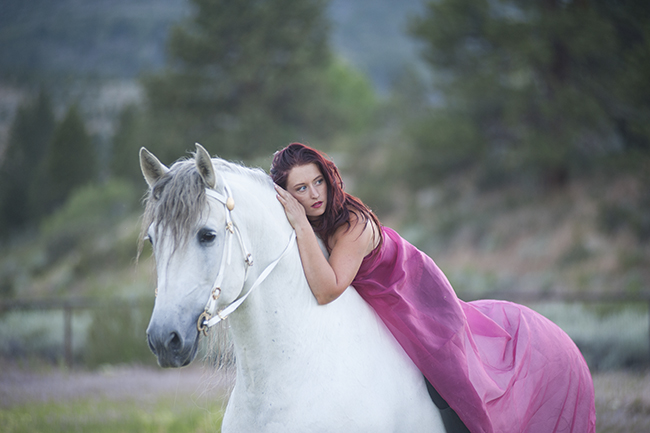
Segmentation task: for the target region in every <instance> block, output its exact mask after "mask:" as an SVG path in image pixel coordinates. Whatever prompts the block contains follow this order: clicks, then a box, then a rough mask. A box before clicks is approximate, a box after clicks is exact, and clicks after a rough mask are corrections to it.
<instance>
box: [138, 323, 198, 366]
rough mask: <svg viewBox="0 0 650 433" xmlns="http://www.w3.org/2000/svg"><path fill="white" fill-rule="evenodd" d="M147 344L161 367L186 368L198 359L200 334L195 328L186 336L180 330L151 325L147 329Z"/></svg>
mask: <svg viewBox="0 0 650 433" xmlns="http://www.w3.org/2000/svg"><path fill="white" fill-rule="evenodd" d="M147 342H148V344H149V349H151V351H152V352H153V354H154V355H156V358H157V359H158V365H160V366H161V367H163V368H170V367H171V368H178V367H185V366H186V365H189V364H190V363H191V362H192V361H193V360H194V358H195V357H196V353H197V351H198V347H199V333H198V331H197V330H196V327H195V326H194V327H193V328H192V330H191V331H190V332H188V333H186V334H185V336H184V334H183V333H181V332H179V331H178V330H169V329H165V327H162V328H157V327H155V326H152V324H150V325H149V329H147Z"/></svg>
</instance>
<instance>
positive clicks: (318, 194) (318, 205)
mask: <svg viewBox="0 0 650 433" xmlns="http://www.w3.org/2000/svg"><path fill="white" fill-rule="evenodd" d="M287 191H288V192H289V194H291V195H292V196H293V197H294V198H295V199H296V200H298V202H299V203H300V204H301V205H302V206H303V207H304V208H305V212H306V213H307V217H309V218H315V217H319V216H321V215H323V214H324V213H325V207H326V206H327V183H326V182H325V178H324V177H323V175H322V174H321V172H320V170H319V169H318V166H317V165H316V164H314V163H313V162H312V163H309V164H305V165H297V166H295V167H293V168H292V169H291V170H289V175H288V176H287Z"/></svg>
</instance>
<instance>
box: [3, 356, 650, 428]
mask: <svg viewBox="0 0 650 433" xmlns="http://www.w3.org/2000/svg"><path fill="white" fill-rule="evenodd" d="M231 385H232V374H227V373H225V372H215V371H213V370H212V369H210V368H207V367H201V366H193V367H189V368H183V369H176V370H164V369H159V368H150V367H138V366H119V367H107V368H104V369H100V370H97V371H83V370H73V371H68V370H65V369H59V368H52V367H50V368H43V367H40V368H38V369H36V370H34V369H33V368H29V369H28V368H25V367H21V366H17V365H15V364H11V363H0V407H4V408H11V407H13V406H18V405H23V404H26V403H30V402H47V401H52V400H58V401H61V400H74V399H79V398H99V399H116V400H120V399H125V398H131V399H138V400H143V401H156V400H158V399H160V398H162V397H165V398H169V397H174V398H179V399H181V398H187V397H190V398H193V399H202V400H210V399H213V400H214V401H215V402H221V401H222V399H223V398H224V396H226V395H227V393H228V392H229V391H228V390H229V387H230V386H231ZM594 386H595V389H596V410H597V417H598V423H597V431H598V433H619V432H620V433H623V432H625V433H647V432H650V372H625V371H617V372H603V373H597V374H595V375H594Z"/></svg>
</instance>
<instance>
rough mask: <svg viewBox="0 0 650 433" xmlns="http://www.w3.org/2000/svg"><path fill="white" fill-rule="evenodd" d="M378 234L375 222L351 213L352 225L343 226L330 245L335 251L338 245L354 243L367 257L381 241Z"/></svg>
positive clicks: (337, 231) (334, 235)
mask: <svg viewBox="0 0 650 433" xmlns="http://www.w3.org/2000/svg"><path fill="white" fill-rule="evenodd" d="M378 232H379V228H378V227H376V225H375V223H374V221H372V220H371V219H365V218H363V217H362V216H359V215H357V214H356V213H354V212H350V224H349V225H348V224H343V225H341V227H339V228H338V229H337V230H336V231H335V232H334V234H333V235H332V239H331V243H330V245H331V246H332V249H334V248H335V247H336V245H337V244H349V243H354V244H357V245H358V248H360V249H362V250H363V251H364V255H366V254H369V253H370V252H372V250H374V249H375V247H376V245H377V243H378V239H379V236H378Z"/></svg>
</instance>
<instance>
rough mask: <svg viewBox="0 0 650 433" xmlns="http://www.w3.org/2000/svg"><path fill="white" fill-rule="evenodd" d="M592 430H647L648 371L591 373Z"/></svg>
mask: <svg viewBox="0 0 650 433" xmlns="http://www.w3.org/2000/svg"><path fill="white" fill-rule="evenodd" d="M594 387H595V388H596V417H597V419H596V431H597V432H598V433H647V432H650V372H622V371H618V372H603V373H599V374H596V375H594Z"/></svg>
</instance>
